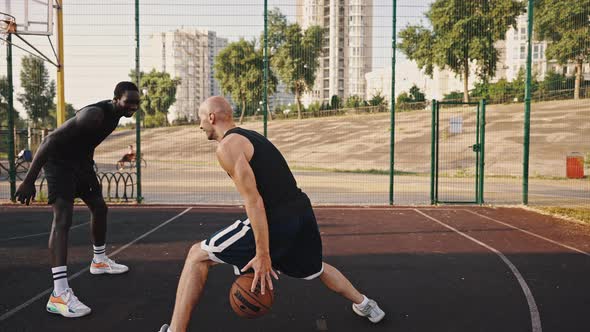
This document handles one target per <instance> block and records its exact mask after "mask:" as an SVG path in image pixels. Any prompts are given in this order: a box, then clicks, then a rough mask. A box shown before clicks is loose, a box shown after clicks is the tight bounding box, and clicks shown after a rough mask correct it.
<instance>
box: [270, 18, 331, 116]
mask: <svg viewBox="0 0 590 332" xmlns="http://www.w3.org/2000/svg"><path fill="white" fill-rule="evenodd" d="M271 14H272V15H271V19H270V22H269V31H270V32H271V33H270V37H269V40H270V41H272V43H273V48H274V50H273V51H274V53H273V56H272V57H271V64H272V67H273V70H274V71H275V72H276V73H277V74H278V76H279V78H280V79H281V81H282V82H283V83H285V85H286V86H287V88H288V89H289V90H290V91H291V92H292V93H293V94H295V100H296V102H297V116H298V118H299V119H301V108H302V105H301V97H302V95H303V93H304V92H305V91H309V90H311V89H312V88H313V85H314V82H315V78H316V71H317V68H318V67H319V62H318V60H319V57H320V55H321V54H322V43H323V40H324V34H325V30H324V29H323V28H321V27H319V26H316V25H314V26H310V27H309V28H307V29H306V30H305V31H302V29H301V27H300V26H299V24H297V23H293V24H287V22H286V19H284V17H283V16H282V14H281V13H280V11H279V10H278V9H276V10H274V11H273V12H271ZM273 15H274V16H275V17H274V18H273V17H272V16H273ZM273 24H278V25H277V26H273Z"/></svg>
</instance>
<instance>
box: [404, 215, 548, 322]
mask: <svg viewBox="0 0 590 332" xmlns="http://www.w3.org/2000/svg"><path fill="white" fill-rule="evenodd" d="M414 211H416V212H417V213H419V214H421V215H423V216H424V217H426V218H428V219H430V220H432V221H435V222H437V223H439V224H440V225H442V226H444V227H446V228H448V229H450V230H452V231H454V232H456V233H457V234H459V235H461V236H463V237H465V238H467V239H469V240H471V241H473V242H475V243H477V244H479V245H480V246H482V247H484V248H486V249H488V250H490V251H491V252H493V253H494V254H496V255H498V256H499V257H500V258H501V259H502V261H504V263H505V264H506V265H508V268H509V269H510V270H511V271H512V274H514V276H515V277H516V280H518V283H519V284H520V288H521V289H522V291H523V293H524V296H525V297H526V301H527V303H528V305H529V312H530V314H531V324H532V328H533V330H532V331H533V332H542V331H543V329H542V328H541V316H540V315H539V309H538V308H537V304H536V303H535V298H534V297H533V293H532V292H531V289H530V288H529V286H528V285H527V283H526V281H525V280H524V278H523V277H522V275H521V274H520V272H519V271H518V269H517V268H516V266H514V264H512V262H511V261H510V260H509V259H508V258H507V257H506V256H504V254H502V253H501V252H500V251H499V250H497V249H495V248H493V247H491V246H488V245H487V244H485V243H483V242H481V241H479V240H477V239H475V238H473V237H471V236H469V235H467V234H465V233H463V232H461V231H460V230H458V229H456V228H454V227H452V226H449V225H447V224H445V223H444V222H442V221H440V220H438V219H436V218H433V217H431V216H429V215H427V214H426V213H423V212H421V211H418V210H417V209H414Z"/></svg>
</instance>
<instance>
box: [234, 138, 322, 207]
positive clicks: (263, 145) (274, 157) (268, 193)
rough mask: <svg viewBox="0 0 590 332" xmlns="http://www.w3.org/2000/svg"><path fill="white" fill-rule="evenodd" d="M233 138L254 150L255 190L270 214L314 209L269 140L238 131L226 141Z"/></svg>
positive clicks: (279, 153)
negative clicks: (245, 142) (248, 143)
mask: <svg viewBox="0 0 590 332" xmlns="http://www.w3.org/2000/svg"><path fill="white" fill-rule="evenodd" d="M230 134H238V135H242V136H244V137H246V138H247V139H248V140H249V141H250V143H252V145H253V146H254V153H253V154H252V159H251V160H250V167H252V171H254V177H255V178H256V186H257V188H258V192H259V193H260V196H262V200H263V201H264V208H265V209H266V212H267V214H278V213H279V212H281V211H282V212H287V211H296V210H297V209H300V208H303V207H310V206H311V204H310V202H309V199H308V198H307V195H306V194H305V193H304V192H302V191H301V189H299V188H298V187H297V182H296V181H295V177H293V173H291V170H290V169H289V165H287V161H286V160H285V158H284V157H283V155H282V154H281V152H279V150H278V149H277V148H276V147H275V146H274V145H273V144H272V143H271V142H270V141H269V140H268V139H267V138H266V137H264V136H262V135H261V134H259V133H258V132H256V131H253V130H247V129H243V128H239V127H235V128H232V129H230V130H228V131H227V132H226V133H225V135H224V138H225V137H226V136H227V135H230Z"/></svg>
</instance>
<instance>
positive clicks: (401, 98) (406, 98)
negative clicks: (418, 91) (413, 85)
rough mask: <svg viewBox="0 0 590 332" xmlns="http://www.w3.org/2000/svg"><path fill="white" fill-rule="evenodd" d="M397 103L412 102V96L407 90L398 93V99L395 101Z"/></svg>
mask: <svg viewBox="0 0 590 332" xmlns="http://www.w3.org/2000/svg"><path fill="white" fill-rule="evenodd" d="M395 102H396V103H397V104H407V103H411V102H412V97H411V96H410V95H409V94H408V93H407V92H405V91H404V92H402V93H400V94H399V95H397V100H396V101H395Z"/></svg>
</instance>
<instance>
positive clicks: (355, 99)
mask: <svg viewBox="0 0 590 332" xmlns="http://www.w3.org/2000/svg"><path fill="white" fill-rule="evenodd" d="M345 106H346V107H348V108H356V107H360V106H363V98H361V97H360V96H357V95H353V96H350V97H348V98H347V99H346V103H345Z"/></svg>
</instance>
